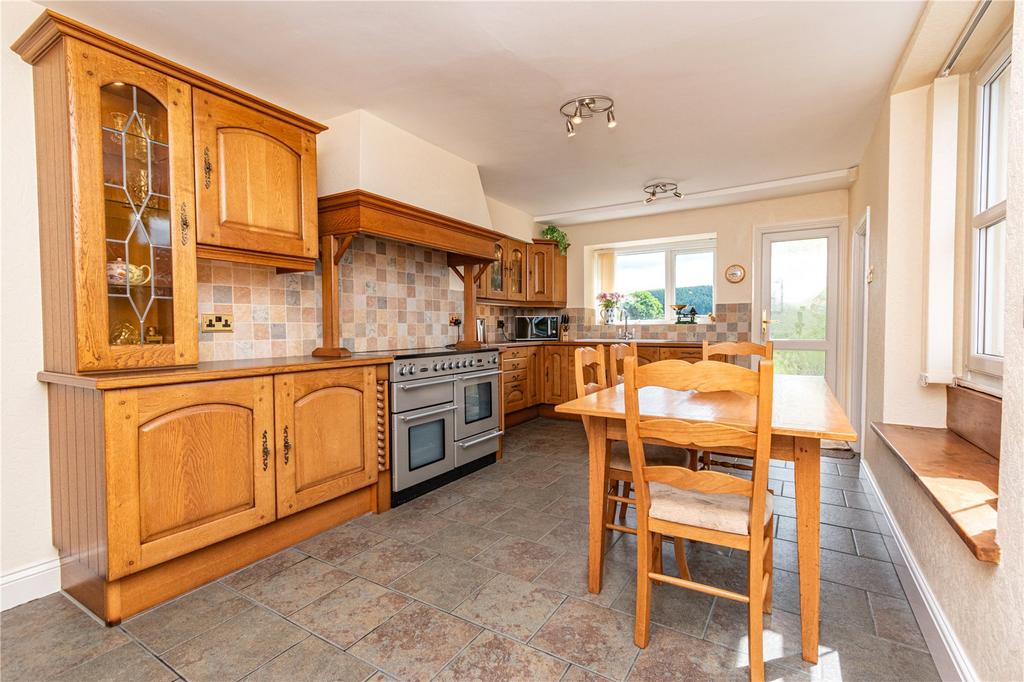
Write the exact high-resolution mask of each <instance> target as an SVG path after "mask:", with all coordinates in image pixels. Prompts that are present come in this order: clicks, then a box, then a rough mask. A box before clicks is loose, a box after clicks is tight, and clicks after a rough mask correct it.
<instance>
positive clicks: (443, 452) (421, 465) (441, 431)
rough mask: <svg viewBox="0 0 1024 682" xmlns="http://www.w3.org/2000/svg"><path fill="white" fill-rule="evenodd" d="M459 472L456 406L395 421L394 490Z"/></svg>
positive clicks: (409, 414) (431, 409)
mask: <svg viewBox="0 0 1024 682" xmlns="http://www.w3.org/2000/svg"><path fill="white" fill-rule="evenodd" d="M453 468H455V405H442V406H440V407H429V408H424V409H421V410H413V411H412V412H406V413H405V414H396V415H393V416H392V417H391V476H392V490H396V491H398V490H404V489H406V488H408V487H410V486H414V485H416V484H417V483H422V482H423V481H426V480H428V479H431V478H434V477H435V476H438V475H440V474H443V473H445V472H446V471H451V470H452V469H453Z"/></svg>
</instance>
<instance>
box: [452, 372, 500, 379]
mask: <svg viewBox="0 0 1024 682" xmlns="http://www.w3.org/2000/svg"><path fill="white" fill-rule="evenodd" d="M495 374H501V370H500V369H495V370H489V371H487V372H477V373H476V374H463V375H462V376H457V377H455V379H456V380H458V381H469V380H471V379H482V378H483V377H492V376H494V375H495Z"/></svg>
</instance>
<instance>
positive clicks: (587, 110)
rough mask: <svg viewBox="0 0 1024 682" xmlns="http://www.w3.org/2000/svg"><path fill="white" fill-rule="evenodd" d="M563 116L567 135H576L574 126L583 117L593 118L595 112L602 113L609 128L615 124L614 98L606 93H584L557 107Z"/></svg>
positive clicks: (581, 121)
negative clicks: (582, 95)
mask: <svg viewBox="0 0 1024 682" xmlns="http://www.w3.org/2000/svg"><path fill="white" fill-rule="evenodd" d="M559 111H561V113H562V116H564V117H565V131H566V134H567V135H568V136H569V137H574V136H575V135H576V126H578V125H579V124H580V123H583V119H585V118H593V117H594V116H595V115H596V114H604V115H605V120H606V121H607V123H608V127H609V128H614V127H615V126H616V125H617V122H616V121H615V100H613V99H612V98H611V97H608V96H606V95H586V96H585V97H577V98H575V99H571V100H569V101H568V102H566V103H565V104H563V105H562V106H561V108H560V109H559Z"/></svg>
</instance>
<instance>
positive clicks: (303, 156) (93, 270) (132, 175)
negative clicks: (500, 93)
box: [12, 10, 324, 373]
mask: <svg viewBox="0 0 1024 682" xmlns="http://www.w3.org/2000/svg"><path fill="white" fill-rule="evenodd" d="M12 47H13V49H14V50H15V51H16V52H17V53H18V54H19V55H21V57H22V58H23V59H24V60H25V61H27V62H28V63H30V64H32V65H33V79H34V81H35V118H36V126H35V129H36V137H37V143H36V148H37V164H36V165H37V173H38V183H37V185H38V193H39V233H40V252H41V254H42V258H41V266H42V278H41V281H42V292H43V296H42V298H43V304H44V311H43V346H44V366H45V368H46V369H47V370H50V371H57V372H72V373H73V372H91V371H101V370H119V369H131V368H140V369H141V368H150V367H166V366H174V365H194V364H196V362H197V361H198V355H199V346H198V328H199V322H198V319H197V304H196V257H197V256H199V257H209V258H221V259H226V260H243V261H245V262H252V263H262V264H264V265H274V266H278V267H282V268H286V269H290V270H312V269H313V268H314V265H315V261H316V257H317V245H316V196H315V194H316V192H315V187H316V152H315V134H316V133H317V132H319V131H321V130H323V129H324V127H323V126H321V125H320V124H318V123H315V122H313V121H310V120H308V119H305V118H303V117H301V116H298V115H296V114H293V113H291V112H288V111H286V110H284V109H281V108H279V107H276V106H274V105H272V104H269V103H267V102H264V101H263V100H260V99H257V98H255V97H252V96H251V95H247V94H246V93H244V92H241V91H239V90H236V89H234V88H231V87H230V86H227V85H225V84H223V83H220V82H218V81H215V80H213V79H210V78H208V77H206V76H204V75H202V74H200V73H197V72H195V71H192V70H191V69H188V68H186V67H183V66H180V65H178V64H174V63H173V62H170V61H168V60H166V59H163V58H161V57H159V56H157V55H155V54H152V53H150V52H147V51H145V50H142V49H140V48H138V47H136V46H134V45H130V44H128V43H125V42H123V41H121V40H118V39H117V38H114V37H112V36H109V35H107V34H105V33H101V32H99V31H96V30H95V29H93V28H90V27H89V26H86V25H84V24H81V23H79V22H76V21H73V20H71V19H68V18H67V17H63V16H61V15H59V14H56V13H54V12H52V11H49V10H46V11H44V13H43V14H42V15H41V16H40V17H39V19H38V20H36V22H35V23H34V24H33V25H32V26H30V27H29V29H28V30H27V31H26V32H25V34H24V35H23V36H22V37H21V38H19V39H18V40H17V41H16V42H15V43H14V45H13V46H12ZM207 149H209V154H208V155H207V153H206V152H207ZM197 154H198V157H197ZM207 156H209V163H206V161H207V159H206V157H207ZM271 187H272V191H271V189H270V188H271ZM197 193H198V211H197Z"/></svg>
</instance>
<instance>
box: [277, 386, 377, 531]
mask: <svg viewBox="0 0 1024 682" xmlns="http://www.w3.org/2000/svg"><path fill="white" fill-rule="evenodd" d="M274 396H275V400H276V408H275V413H276V420H277V434H276V438H277V514H278V516H279V517H283V516H287V515H288V514H294V513H295V512H298V511H302V510H303V509H308V508H309V507H312V506H315V505H317V504H320V503H321V502H326V501H327V500H330V499H334V498H335V497H340V496H341V495H344V494H346V493H349V492H352V491H353V490H358V489H360V488H365V487H366V486H368V485H372V484H373V483H375V482H376V481H377V473H378V454H379V452H378V451H379V449H380V448H382V447H383V433H384V431H382V430H381V431H378V425H379V426H380V427H381V428H382V429H383V428H386V427H385V426H384V419H385V416H386V408H385V406H384V404H383V400H384V396H383V390H382V391H381V393H380V398H379V399H378V392H377V383H376V376H375V374H374V370H373V368H372V367H356V368H352V369H334V370H321V371H315V372H296V373H294V374H279V375H277V376H276V377H274Z"/></svg>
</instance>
